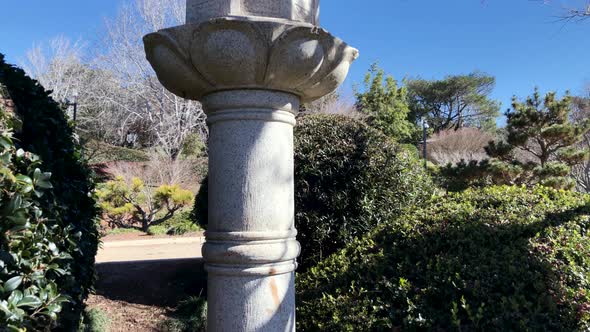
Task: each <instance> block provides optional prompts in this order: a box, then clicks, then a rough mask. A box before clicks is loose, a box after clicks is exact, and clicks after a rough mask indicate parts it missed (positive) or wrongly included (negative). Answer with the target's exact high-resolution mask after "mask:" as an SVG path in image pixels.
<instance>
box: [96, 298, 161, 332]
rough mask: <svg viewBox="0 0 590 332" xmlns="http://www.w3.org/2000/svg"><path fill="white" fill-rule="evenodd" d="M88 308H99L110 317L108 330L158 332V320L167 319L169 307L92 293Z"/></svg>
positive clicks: (116, 331) (115, 331)
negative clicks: (126, 300)
mask: <svg viewBox="0 0 590 332" xmlns="http://www.w3.org/2000/svg"><path fill="white" fill-rule="evenodd" d="M86 303H87V304H88V307H89V308H98V309H101V310H102V311H103V312H104V313H105V314H106V315H107V316H108V317H109V319H110V321H111V324H110V327H111V329H110V332H159V330H158V328H157V324H158V322H160V321H162V320H165V319H167V318H168V317H167V314H168V313H169V312H170V311H169V308H162V307H159V306H149V305H142V304H136V303H128V302H125V301H115V300H110V299H108V298H106V297H104V296H100V295H92V296H90V298H89V299H88V300H87V301H86Z"/></svg>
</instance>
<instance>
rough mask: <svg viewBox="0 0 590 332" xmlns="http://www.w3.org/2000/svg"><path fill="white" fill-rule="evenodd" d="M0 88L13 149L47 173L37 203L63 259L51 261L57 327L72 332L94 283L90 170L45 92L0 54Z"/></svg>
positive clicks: (93, 209)
mask: <svg viewBox="0 0 590 332" xmlns="http://www.w3.org/2000/svg"><path fill="white" fill-rule="evenodd" d="M0 85H2V86H4V93H7V94H8V97H9V98H10V99H12V101H13V103H14V111H15V112H16V113H15V116H16V117H17V118H18V119H19V120H20V122H21V126H20V128H15V133H14V137H15V144H16V148H17V149H22V150H24V151H30V152H31V153H33V154H35V155H37V156H39V158H40V159H41V160H43V164H42V168H43V170H44V171H46V172H50V173H51V174H52V175H51V183H52V185H53V190H51V191H47V192H46V193H45V194H44V195H43V196H42V197H41V198H39V199H38V203H37V204H38V208H39V209H40V210H42V211H43V216H44V218H45V219H44V220H45V221H44V222H43V224H44V227H47V229H48V233H50V234H47V235H46V236H48V237H50V238H51V237H52V236H60V237H61V239H62V241H57V242H55V243H54V246H55V252H57V253H63V255H64V257H62V258H61V259H59V260H58V261H57V262H56V264H57V265H58V267H59V269H60V270H58V271H59V272H58V274H60V275H59V277H56V279H55V283H56V285H57V292H58V293H59V294H62V295H64V296H67V298H68V302H67V303H66V304H65V305H64V307H63V308H62V310H61V312H60V313H59V317H58V318H59V321H60V322H59V327H60V329H61V330H66V331H73V330H76V329H77V328H78V326H79V323H80V318H81V313H82V309H83V302H84V300H85V299H86V297H87V296H88V293H89V291H90V290H91V288H92V285H93V283H94V279H95V272H94V257H95V255H96V251H97V248H98V242H99V234H98V228H97V223H96V220H95V217H96V214H97V207H96V204H95V202H94V199H93V198H92V197H91V196H90V195H89V193H90V192H91V191H92V190H93V184H92V182H91V180H90V171H89V170H88V168H87V166H86V165H85V164H84V162H83V161H82V160H81V149H80V147H79V146H78V145H77V144H76V143H75V142H74V139H73V137H74V135H73V133H72V129H71V127H70V125H69V124H68V122H67V119H66V117H65V114H64V112H63V111H62V110H61V109H60V107H59V106H58V104H57V103H55V102H54V101H53V100H52V99H51V98H50V97H49V92H47V91H45V90H44V89H43V87H41V86H40V85H39V84H38V83H37V82H36V81H34V80H32V79H30V78H29V77H27V76H26V75H25V73H24V71H22V70H20V69H18V68H15V67H13V66H11V65H8V64H6V63H5V62H4V57H3V56H2V55H0ZM52 234H53V235H52ZM58 234H59V235H58ZM23 245H24V244H20V245H19V246H23ZM54 246H51V248H54ZM19 248H24V247H19ZM25 251H26V250H25ZM51 251H54V250H51ZM26 252H27V255H30V254H31V252H28V251H26ZM43 267H44V268H47V267H48V266H46V265H43ZM23 268H24V267H23ZM27 268H28V269H32V267H30V266H28V267H27ZM32 271H35V270H26V269H25V270H22V271H21V273H22V274H23V275H29V274H30V273H33V272H32ZM63 272H65V273H63ZM23 280H24V279H23ZM55 309H56V308H55ZM50 318H52V319H53V318H55V317H50Z"/></svg>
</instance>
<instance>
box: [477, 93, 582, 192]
mask: <svg viewBox="0 0 590 332" xmlns="http://www.w3.org/2000/svg"><path fill="white" fill-rule="evenodd" d="M571 105H572V97H571V96H570V95H569V93H567V94H566V95H565V96H564V97H563V98H561V99H558V98H556V94H555V92H550V93H547V95H546V96H545V98H542V97H541V95H540V93H539V91H538V89H535V93H534V94H533V96H530V97H528V98H527V99H526V101H525V102H519V101H518V100H517V99H516V98H513V100H512V110H509V111H508V112H507V113H506V117H507V119H508V121H507V126H506V131H507V135H506V138H505V140H501V141H496V142H490V144H489V145H488V146H487V147H486V152H487V153H488V155H489V156H490V157H492V158H494V159H493V160H492V161H491V163H490V166H489V167H488V170H489V173H490V174H491V176H492V178H493V179H494V182H500V183H516V184H527V185H531V184H536V183H539V184H543V185H546V186H550V187H555V188H562V189H571V188H573V186H574V185H575V181H574V180H573V179H572V178H571V177H570V176H569V175H570V173H571V167H572V166H574V165H577V164H579V163H581V162H583V161H584V160H585V159H586V158H587V156H588V151H586V150H585V149H582V148H579V147H578V146H576V145H577V143H579V142H580V141H581V139H582V138H583V135H584V134H585V133H586V132H588V129H589V127H588V122H587V121H586V122H584V123H581V124H574V123H572V122H570V113H571Z"/></svg>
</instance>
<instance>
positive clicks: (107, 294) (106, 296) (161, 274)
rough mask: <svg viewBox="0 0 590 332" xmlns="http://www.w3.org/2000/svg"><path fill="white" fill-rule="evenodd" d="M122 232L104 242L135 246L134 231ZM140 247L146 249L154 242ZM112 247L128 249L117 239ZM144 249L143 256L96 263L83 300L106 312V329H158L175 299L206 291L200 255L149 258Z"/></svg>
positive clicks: (146, 331)
mask: <svg viewBox="0 0 590 332" xmlns="http://www.w3.org/2000/svg"><path fill="white" fill-rule="evenodd" d="M123 235H126V239H125V240H121V239H120V238H121V236H119V235H117V236H116V237H117V239H107V241H105V244H106V243H113V241H129V243H130V247H129V248H132V249H134V248H138V247H137V240H138V237H137V235H136V236H135V237H131V236H128V235H129V234H123ZM193 236H194V234H193ZM139 239H142V238H139ZM145 239H146V240H147V239H149V240H153V241H152V242H154V243H161V242H166V238H160V239H158V238H154V237H149V238H145ZM167 240H169V242H170V243H171V245H174V243H175V242H179V241H180V242H181V243H182V242H183V241H184V242H186V241H187V238H184V239H181V240H179V239H174V238H168V239H167ZM103 241H104V239H103ZM146 244H147V243H146ZM142 247H143V248H146V249H148V248H150V247H154V246H151V245H148V246H142ZM113 248H116V249H117V250H122V251H125V250H127V249H129V248H126V246H125V245H124V244H123V243H122V242H117V243H116V244H115V245H114V247H111V248H110V249H109V250H113ZM154 248H157V247H154ZM199 249H200V248H199ZM136 251H137V250H136ZM199 251H200V250H199ZM145 252H146V256H145V260H135V261H114V262H105V263H100V264H97V265H96V270H97V274H98V280H97V283H96V294H95V295H92V296H91V297H90V298H89V299H88V301H87V304H88V307H89V309H91V308H99V309H101V310H102V311H103V312H104V313H106V314H107V315H108V316H109V318H110V320H111V330H110V332H119V331H121V332H155V331H159V330H158V329H157V325H158V323H159V322H160V321H162V320H165V319H166V318H167V317H168V315H170V313H171V310H172V309H173V308H174V307H175V306H176V305H177V304H178V302H180V301H182V300H184V299H186V298H187V297H189V296H199V295H200V296H205V295H206V294H205V292H206V287H205V285H206V277H205V270H204V267H203V261H202V259H201V258H200V257H197V258H180V259H178V258H174V259H169V258H167V259H153V257H154V256H153V255H150V251H149V250H146V251H145ZM121 255H122V257H126V255H127V254H126V253H125V252H122V253H121ZM127 256H128V255H127Z"/></svg>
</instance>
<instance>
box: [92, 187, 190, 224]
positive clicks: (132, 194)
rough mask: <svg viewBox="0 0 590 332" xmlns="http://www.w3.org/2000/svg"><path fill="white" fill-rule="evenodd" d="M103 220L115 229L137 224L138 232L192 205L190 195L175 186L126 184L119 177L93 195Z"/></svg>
mask: <svg viewBox="0 0 590 332" xmlns="http://www.w3.org/2000/svg"><path fill="white" fill-rule="evenodd" d="M96 197H97V198H98V199H99V202H100V206H101V207H102V209H103V211H104V213H105V216H106V217H107V218H108V219H109V220H110V222H111V223H112V224H113V225H115V226H119V227H133V223H135V222H138V223H139V224H140V225H141V228H140V229H141V230H142V231H144V232H147V231H148V229H149V228H150V227H153V226H158V225H161V224H162V223H164V222H166V221H167V220H169V219H170V218H172V217H174V214H175V213H176V212H177V211H179V210H180V209H181V208H183V207H184V206H186V205H188V204H190V203H191V202H192V201H193V198H194V195H193V193H192V192H191V191H189V190H185V189H182V188H180V186H178V185H161V186H159V187H157V188H152V186H150V185H146V184H145V183H144V182H143V181H142V180H141V179H139V178H133V179H132V180H131V182H130V183H128V182H127V181H125V179H124V178H123V177H121V176H119V177H117V178H116V179H115V180H113V181H109V182H107V183H103V184H101V185H100V186H99V187H98V190H97V191H96Z"/></svg>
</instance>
